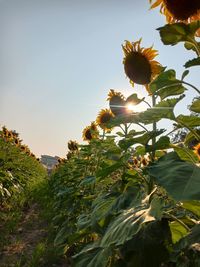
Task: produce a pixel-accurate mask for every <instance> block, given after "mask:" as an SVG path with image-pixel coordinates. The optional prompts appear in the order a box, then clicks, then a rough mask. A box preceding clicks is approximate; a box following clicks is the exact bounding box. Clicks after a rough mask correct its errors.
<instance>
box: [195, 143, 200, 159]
mask: <svg viewBox="0 0 200 267" xmlns="http://www.w3.org/2000/svg"><path fill="white" fill-rule="evenodd" d="M194 153H195V154H196V155H197V156H198V158H199V160H200V143H198V144H197V145H196V146H194Z"/></svg>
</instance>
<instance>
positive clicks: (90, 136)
mask: <svg viewBox="0 0 200 267" xmlns="http://www.w3.org/2000/svg"><path fill="white" fill-rule="evenodd" d="M85 137H86V139H87V140H92V134H91V131H90V129H88V130H87V131H86V132H85Z"/></svg>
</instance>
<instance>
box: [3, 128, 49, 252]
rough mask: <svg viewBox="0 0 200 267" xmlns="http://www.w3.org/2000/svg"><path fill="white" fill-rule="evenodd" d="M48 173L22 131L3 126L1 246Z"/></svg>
mask: <svg viewBox="0 0 200 267" xmlns="http://www.w3.org/2000/svg"><path fill="white" fill-rule="evenodd" d="M46 176H47V173H46V170H45V168H44V167H43V166H42V165H41V163H40V162H39V159H37V158H36V157H35V155H34V154H33V153H31V151H30V149H29V148H28V146H26V145H23V144H22V140H20V138H19V134H18V133H17V132H16V131H11V130H8V129H7V128H6V127H5V126H3V127H2V130H1V131H0V229H1V238H0V241H1V242H0V248H1V246H2V245H3V244H4V243H5V242H7V241H6V240H5V239H6V236H7V234H8V232H12V229H13V225H14V224H15V223H14V221H17V220H18V217H19V216H20V210H21V209H22V207H24V206H25V205H26V204H27V202H28V198H29V197H30V195H29V192H30V191H31V190H33V188H34V186H37V184H38V182H39V181H41V180H43V179H45V178H46Z"/></svg>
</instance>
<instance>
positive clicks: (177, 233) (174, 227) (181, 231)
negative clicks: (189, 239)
mask: <svg viewBox="0 0 200 267" xmlns="http://www.w3.org/2000/svg"><path fill="white" fill-rule="evenodd" d="M169 227H170V230H171V234H172V242H173V243H174V244H175V243H176V242H178V241H179V240H180V239H181V238H183V237H184V236H186V235H187V233H188V230H187V229H186V228H185V227H184V226H183V225H182V224H180V223H179V222H177V221H173V222H170V223H169Z"/></svg>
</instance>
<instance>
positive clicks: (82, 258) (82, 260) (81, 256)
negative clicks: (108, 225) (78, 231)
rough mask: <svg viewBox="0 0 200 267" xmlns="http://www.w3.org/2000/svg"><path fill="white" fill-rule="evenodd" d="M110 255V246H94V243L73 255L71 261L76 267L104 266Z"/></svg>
mask: <svg viewBox="0 0 200 267" xmlns="http://www.w3.org/2000/svg"><path fill="white" fill-rule="evenodd" d="M111 255H112V250H111V249H110V248H100V247H95V244H91V245H88V246H86V247H85V248H84V249H83V250H82V251H81V252H80V253H78V254H76V255H75V256H73V262H74V266H76V267H86V266H87V267H94V266H95V267H106V266H107V264H108V261H109V259H110V258H109V257H110V256H111Z"/></svg>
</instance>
